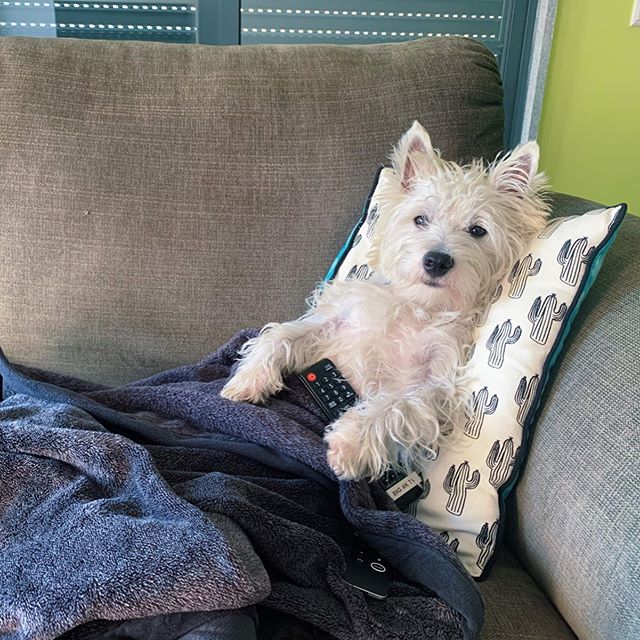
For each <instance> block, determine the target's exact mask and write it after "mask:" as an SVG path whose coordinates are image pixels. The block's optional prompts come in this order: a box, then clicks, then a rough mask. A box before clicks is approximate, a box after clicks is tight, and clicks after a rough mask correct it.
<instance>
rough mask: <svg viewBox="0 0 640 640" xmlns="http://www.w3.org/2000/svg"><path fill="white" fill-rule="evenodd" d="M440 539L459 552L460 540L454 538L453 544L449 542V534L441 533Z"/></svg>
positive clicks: (446, 532)
mask: <svg viewBox="0 0 640 640" xmlns="http://www.w3.org/2000/svg"><path fill="white" fill-rule="evenodd" d="M440 537H441V538H442V539H443V540H444V541H445V542H446V543H447V544H448V545H449V546H450V547H451V548H452V549H453V550H454V551H457V550H458V547H459V546H460V540H458V538H454V539H453V540H452V541H451V542H449V532H448V531H441V532H440Z"/></svg>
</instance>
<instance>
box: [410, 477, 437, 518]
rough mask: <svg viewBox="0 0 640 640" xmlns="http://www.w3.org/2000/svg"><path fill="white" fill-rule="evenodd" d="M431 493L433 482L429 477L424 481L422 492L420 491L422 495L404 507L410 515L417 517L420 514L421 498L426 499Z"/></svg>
mask: <svg viewBox="0 0 640 640" xmlns="http://www.w3.org/2000/svg"><path fill="white" fill-rule="evenodd" d="M420 477H422V476H420ZM430 493H431V483H430V482H429V478H427V479H426V480H424V482H423V483H422V492H421V493H420V495H419V496H418V498H417V499H416V500H414V501H413V502H411V503H410V504H409V505H408V506H407V508H406V509H404V511H405V513H408V514H409V515H410V516H413V517H414V518H416V517H417V516H418V503H419V502H420V501H421V500H424V499H425V498H427V497H428V496H429V494H430Z"/></svg>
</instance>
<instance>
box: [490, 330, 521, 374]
mask: <svg viewBox="0 0 640 640" xmlns="http://www.w3.org/2000/svg"><path fill="white" fill-rule="evenodd" d="M521 335H522V329H520V327H516V328H515V329H514V330H513V332H512V331H511V320H506V321H505V322H503V323H502V325H496V327H495V329H494V330H493V332H492V333H491V335H490V336H489V339H488V340H487V344H486V346H487V349H488V350H489V360H488V363H489V366H490V367H493V368H494V369H499V368H500V367H501V366H502V365H503V364H504V355H505V351H506V348H507V345H508V344H515V343H516V342H518V340H519V339H520V336H521Z"/></svg>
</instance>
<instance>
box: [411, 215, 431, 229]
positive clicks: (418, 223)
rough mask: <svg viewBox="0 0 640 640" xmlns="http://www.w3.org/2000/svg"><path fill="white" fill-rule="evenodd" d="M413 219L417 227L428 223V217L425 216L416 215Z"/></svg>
mask: <svg viewBox="0 0 640 640" xmlns="http://www.w3.org/2000/svg"><path fill="white" fill-rule="evenodd" d="M413 221H414V222H415V223H416V226H418V227H427V226H428V225H429V218H427V216H416V217H415V218H414V219H413Z"/></svg>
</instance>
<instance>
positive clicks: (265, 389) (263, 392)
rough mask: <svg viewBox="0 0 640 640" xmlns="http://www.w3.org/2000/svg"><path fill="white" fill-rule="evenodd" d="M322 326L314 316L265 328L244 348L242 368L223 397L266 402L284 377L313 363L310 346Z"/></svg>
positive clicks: (227, 387) (278, 389) (280, 386)
mask: <svg viewBox="0 0 640 640" xmlns="http://www.w3.org/2000/svg"><path fill="white" fill-rule="evenodd" d="M321 326H322V322H321V320H320V319H319V318H317V317H316V316H313V315H312V316H308V317H306V318H302V319H300V320H294V321H293V322H285V323H283V324H278V323H272V324H268V325H266V326H265V327H264V329H263V330H262V331H261V332H260V335H259V336H257V337H256V338H252V339H251V340H247V342H246V343H245V344H244V345H243V347H242V349H241V350H240V356H241V362H240V365H239V366H238V369H237V370H236V373H235V375H234V376H233V377H232V378H231V380H229V382H227V384H226V385H225V386H224V387H223V389H222V391H221V393H220V395H221V396H222V397H223V398H227V399H228V400H237V401H247V402H254V403H260V402H264V400H266V399H267V398H268V397H269V396H271V395H273V394H275V393H277V392H278V391H280V390H281V389H282V388H283V386H284V383H283V381H282V378H283V375H284V374H287V373H291V372H293V371H296V370H301V369H304V368H305V367H307V366H309V365H310V364H312V363H313V350H312V349H311V348H310V347H311V345H312V344H313V342H314V336H315V334H316V332H317V330H318V329H319V328H320V327H321ZM310 357H311V360H310V359H309V358H310Z"/></svg>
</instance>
